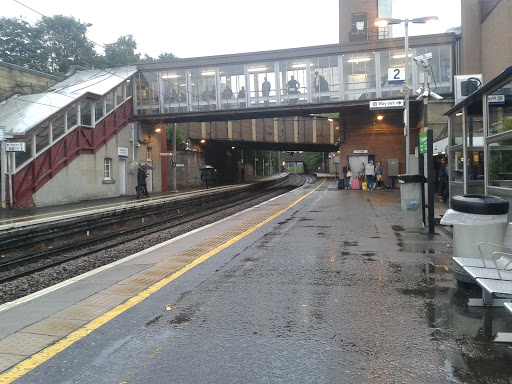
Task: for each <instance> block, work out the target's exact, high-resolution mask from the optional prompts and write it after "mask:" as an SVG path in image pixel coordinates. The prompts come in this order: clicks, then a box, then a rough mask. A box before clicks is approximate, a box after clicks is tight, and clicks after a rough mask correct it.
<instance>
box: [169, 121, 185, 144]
mask: <svg viewBox="0 0 512 384" xmlns="http://www.w3.org/2000/svg"><path fill="white" fill-rule="evenodd" d="M172 131H173V124H167V125H166V126H165V134H166V136H167V141H168V142H171V143H172ZM185 140H186V139H185V136H183V132H182V130H181V126H180V125H179V124H176V145H177V146H178V145H183V144H185Z"/></svg>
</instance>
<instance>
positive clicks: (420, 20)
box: [375, 16, 439, 174]
mask: <svg viewBox="0 0 512 384" xmlns="http://www.w3.org/2000/svg"><path fill="white" fill-rule="evenodd" d="M436 20H439V18H438V17H437V16H427V17H417V18H415V19H392V18H385V17H380V18H378V19H376V20H375V25H376V26H377V27H379V28H383V27H387V26H388V25H392V24H401V23H404V25H405V84H404V88H403V91H404V93H405V97H404V99H405V100H404V104H405V114H404V129H405V167H406V168H405V169H406V173H407V174H409V172H410V166H409V152H410V143H409V91H410V86H409V22H411V23H414V24H425V23H427V22H429V21H436Z"/></svg>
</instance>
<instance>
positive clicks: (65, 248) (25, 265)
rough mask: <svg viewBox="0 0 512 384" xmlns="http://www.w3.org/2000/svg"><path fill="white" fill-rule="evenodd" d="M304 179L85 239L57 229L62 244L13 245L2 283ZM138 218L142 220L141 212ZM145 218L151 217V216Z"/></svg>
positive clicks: (200, 203)
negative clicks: (28, 247)
mask: <svg viewBox="0 0 512 384" xmlns="http://www.w3.org/2000/svg"><path fill="white" fill-rule="evenodd" d="M304 182H305V178H304V177H302V176H298V175H291V176H290V177H289V178H287V179H286V180H281V181H279V182H276V183H274V184H273V185H270V186H266V187H264V188H262V189H260V190H257V191H255V190H251V191H250V192H244V193H240V192H238V194H236V195H233V194H229V195H228V196H225V195H226V194H225V192H221V195H222V198H219V193H211V194H210V195H209V196H208V198H207V199H186V203H185V202H182V203H181V204H178V205H176V206H174V207H173V210H171V211H173V212H175V214H174V215H171V216H170V215H169V214H168V213H169V211H167V214H160V215H158V217H152V218H151V220H143V219H142V220H140V221H141V222H140V223H138V224H137V225H131V226H126V227H124V228H119V227H120V225H119V222H115V224H112V225H111V226H110V227H109V226H108V225H106V224H105V222H101V223H98V225H99V226H101V230H96V229H95V228H93V227H91V228H90V230H91V231H94V232H95V236H93V237H89V238H85V239H84V238H83V237H81V236H78V235H76V236H71V237H69V236H68V238H67V241H63V240H62V236H65V235H63V234H62V233H57V232H56V233H55V239H59V241H56V240H55V241H54V242H55V243H59V244H58V245H56V246H51V247H46V248H45V249H44V250H40V251H37V252H31V253H26V252H24V253H19V252H18V253H16V248H11V251H12V252H15V253H14V254H13V255H11V257H9V258H8V259H7V260H5V261H2V262H0V284H4V283H9V282H12V281H14V280H16V279H19V278H21V277H24V276H30V275H31V274H34V273H36V272H40V271H44V270H46V269H49V268H52V267H56V266H59V265H62V264H65V263H68V262H70V261H72V260H77V259H81V258H84V257H86V256H90V255H94V254H99V253H101V252H104V251H107V250H110V249H113V248H115V247H118V246H121V245H126V244H127V243H128V242H135V241H137V240H138V239H142V238H147V237H148V236H149V235H151V234H155V233H159V232H163V231H167V230H171V229H173V228H179V227H182V226H184V225H187V224H192V225H193V223H201V222H202V220H204V219H206V218H208V217H212V216H214V215H216V214H221V213H222V212H227V211H230V210H233V209H236V207H237V206H243V205H247V203H249V202H258V201H261V200H262V199H265V197H266V196H269V195H276V194H282V193H285V192H287V191H289V190H291V189H294V188H297V187H299V186H301V185H302V184H304ZM185 207H186V208H187V209H186V212H183V211H184V210H185ZM180 210H181V212H180ZM176 212H178V213H176ZM114 216H115V215H114ZM136 217H138V219H140V215H139V216H136ZM143 217H148V215H145V216H143ZM112 219H113V218H110V220H107V221H108V222H110V221H115V220H112ZM125 220H126V218H125ZM130 220H133V217H132V218H130V219H128V221H130ZM201 225H204V224H198V225H197V226H198V227H199V226H201ZM50 233H51V231H50ZM50 240H51V238H50V236H48V235H47V239H46V241H50Z"/></svg>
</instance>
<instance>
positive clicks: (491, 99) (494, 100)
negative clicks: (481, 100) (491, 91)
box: [487, 95, 505, 104]
mask: <svg viewBox="0 0 512 384" xmlns="http://www.w3.org/2000/svg"><path fill="white" fill-rule="evenodd" d="M487 102H488V103H489V104H505V95H488V96H487Z"/></svg>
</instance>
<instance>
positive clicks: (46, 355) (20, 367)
mask: <svg viewBox="0 0 512 384" xmlns="http://www.w3.org/2000/svg"><path fill="white" fill-rule="evenodd" d="M325 181H326V179H324V180H323V182H322V183H321V184H320V185H319V186H317V187H316V188H315V189H313V190H312V191H311V192H308V193H307V194H305V195H304V196H302V197H301V198H299V199H298V200H296V201H294V202H293V203H292V204H290V205H289V206H288V207H286V208H284V209H282V210H281V211H279V212H277V213H275V214H274V215H272V216H270V217H269V218H267V219H265V220H263V221H262V222H261V223H259V224H256V225H255V226H253V227H252V228H250V229H248V230H246V231H245V232H242V233H241V234H239V235H237V236H235V237H233V238H231V239H230V240H228V241H227V242H225V243H224V244H221V245H219V246H218V247H217V248H215V249H213V250H211V251H209V252H207V253H205V254H204V255H202V256H200V257H198V258H197V259H196V260H194V261H193V262H192V263H190V264H188V265H186V266H185V267H183V268H182V269H180V270H179V271H177V272H175V273H173V274H172V275H170V276H168V277H166V278H164V279H162V280H160V281H158V282H157V283H155V284H153V285H152V286H150V287H149V288H147V289H146V290H144V291H142V292H140V293H139V294H138V295H136V296H134V297H132V298H131V299H129V300H127V301H126V302H124V303H123V304H121V305H118V306H117V307H115V308H113V309H112V310H110V311H108V312H106V313H104V314H103V315H101V316H99V317H97V318H96V319H94V320H92V321H91V322H89V323H88V324H86V325H84V326H83V327H82V328H80V329H78V330H76V331H74V332H72V333H70V334H69V335H68V336H67V337H65V338H64V339H61V340H59V341H58V342H56V343H55V344H53V345H50V346H49V347H46V348H45V349H43V350H42V351H40V352H38V353H36V354H35V355H33V356H31V357H28V358H27V359H25V360H23V361H22V362H21V363H18V364H17V365H15V366H14V367H13V368H11V369H10V370H9V371H7V372H5V373H3V374H2V375H0V384H8V383H12V382H13V381H14V380H16V379H19V378H20V377H21V376H23V375H25V374H27V373H29V372H30V371H32V370H33V369H35V368H36V367H38V366H39V365H41V364H42V363H44V362H45V361H48V360H50V359H51V358H52V357H53V356H55V355H57V354H58V353H59V352H62V351H63V350H65V349H66V348H68V347H69V346H71V345H72V344H73V343H75V342H77V341H79V340H81V339H83V338H84V337H85V336H87V335H88V334H90V333H91V332H92V331H94V330H96V329H98V328H99V327H101V326H102V325H104V324H106V323H108V322H109V321H110V320H112V319H113V318H115V317H116V316H118V315H120V314H121V313H123V312H124V311H126V310H128V309H130V308H132V307H134V306H135V305H137V304H139V303H140V302H141V301H143V300H145V299H146V298H148V297H149V296H151V295H152V294H153V293H155V292H157V291H158V290H160V289H161V288H163V287H165V286H166V285H167V284H169V283H170V282H171V281H173V280H175V279H177V278H178V277H180V276H181V275H183V274H184V273H185V272H188V271H189V270H191V269H192V268H194V267H195V266H197V265H199V264H201V263H202V262H203V261H205V260H207V259H209V258H210V257H212V256H213V255H215V254H217V253H219V252H220V251H222V250H224V249H226V248H228V247H229V246H231V245H233V244H234V243H236V242H237V241H239V240H241V239H243V238H244V237H245V236H247V235H249V234H251V233H252V232H254V231H255V230H257V229H258V228H260V227H262V226H263V225H265V224H267V223H268V222H270V221H271V220H273V219H275V218H276V217H278V216H280V215H281V214H283V213H284V212H286V211H288V210H289V209H290V208H292V207H294V206H295V205H296V204H298V203H299V202H300V201H302V200H303V199H305V198H306V197H308V196H309V195H311V194H312V193H313V192H315V191H316V190H317V189H318V188H320V187H321V186H322V185H323V184H324V183H325Z"/></svg>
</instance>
